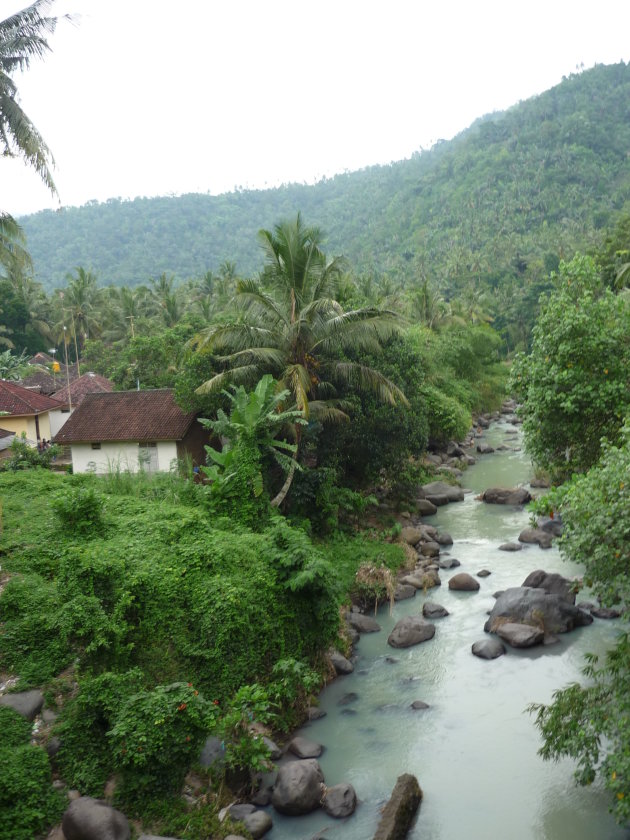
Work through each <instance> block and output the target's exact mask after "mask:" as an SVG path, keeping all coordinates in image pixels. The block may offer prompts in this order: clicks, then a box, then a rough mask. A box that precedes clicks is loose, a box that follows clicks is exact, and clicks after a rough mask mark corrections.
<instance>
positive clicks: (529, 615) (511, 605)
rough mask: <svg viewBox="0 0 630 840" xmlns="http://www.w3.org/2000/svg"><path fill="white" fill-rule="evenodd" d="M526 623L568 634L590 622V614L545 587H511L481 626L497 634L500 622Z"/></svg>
mask: <svg viewBox="0 0 630 840" xmlns="http://www.w3.org/2000/svg"><path fill="white" fill-rule="evenodd" d="M508 622H513V623H516V624H529V625H531V626H533V627H538V628H540V629H541V630H543V631H544V633H545V634H549V633H567V632H569V630H574V629H575V628H576V627H584V626H585V625H587V624H592V622H593V618H592V616H591V615H590V614H589V613H587V612H585V611H584V610H580V609H579V608H578V607H576V606H574V605H573V604H570V603H569V602H568V601H565V600H564V599H563V598H560V597H559V596H558V595H549V594H547V593H546V592H545V590H544V589H532V588H530V587H528V586H514V587H511V588H510V589H506V590H505V591H504V592H502V593H501V594H500V595H499V597H498V598H497V600H496V602H495V604H494V607H493V608H492V611H491V612H490V617H489V618H488V620H487V621H486V623H485V625H484V630H485V631H486V633H496V632H497V628H499V627H500V626H501V625H502V624H506V623H508Z"/></svg>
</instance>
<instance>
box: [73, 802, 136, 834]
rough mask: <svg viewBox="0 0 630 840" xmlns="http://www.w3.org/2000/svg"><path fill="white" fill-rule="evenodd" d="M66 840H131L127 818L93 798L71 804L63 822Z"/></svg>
mask: <svg viewBox="0 0 630 840" xmlns="http://www.w3.org/2000/svg"><path fill="white" fill-rule="evenodd" d="M61 828H62V830H63V833H64V836H65V838H66V840H129V837H130V836H131V829H130V827H129V823H128V821H127V817H126V816H125V815H124V814H122V813H121V812H120V811H117V810H116V809H115V808H112V806H111V805H108V804H107V803H106V802H103V801H102V800H100V799H93V798H92V797H91V796H80V797H79V798H78V799H75V800H74V802H71V803H70V805H69V807H68V810H67V811H66V813H65V814H64V815H63V819H62V821H61Z"/></svg>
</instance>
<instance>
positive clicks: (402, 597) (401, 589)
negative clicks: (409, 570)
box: [394, 583, 418, 601]
mask: <svg viewBox="0 0 630 840" xmlns="http://www.w3.org/2000/svg"><path fill="white" fill-rule="evenodd" d="M416 589H418V587H417V586H412V585H411V584H410V583H399V584H397V586H396V589H395V590H394V601H406V600H407V599H408V598H413V597H414V595H415V594H416Z"/></svg>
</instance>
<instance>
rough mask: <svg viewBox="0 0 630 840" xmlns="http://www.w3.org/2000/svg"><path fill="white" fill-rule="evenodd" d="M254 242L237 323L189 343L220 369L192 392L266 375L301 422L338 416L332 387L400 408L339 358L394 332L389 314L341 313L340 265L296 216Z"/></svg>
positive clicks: (380, 382)
mask: <svg viewBox="0 0 630 840" xmlns="http://www.w3.org/2000/svg"><path fill="white" fill-rule="evenodd" d="M259 237H260V242H261V245H262V248H263V250H264V253H265V257H266V261H265V269H264V271H263V273H262V275H261V278H260V280H259V281H255V280H240V281H239V282H238V284H237V292H236V305H237V308H238V316H239V317H238V319H236V320H234V321H233V322H232V323H229V324H214V325H212V326H210V327H209V328H208V329H207V330H205V331H204V332H203V333H201V334H200V336H199V337H198V339H197V347H198V349H199V350H202V351H203V350H210V351H212V352H213V353H215V354H217V356H218V358H219V362H220V364H221V367H222V368H223V369H222V370H221V371H220V372H219V373H217V374H216V375H215V376H213V377H212V378H211V379H210V380H208V381H207V382H205V383H204V384H203V385H202V386H201V387H200V388H199V392H200V393H211V392H213V391H219V390H221V388H222V387H223V386H224V385H225V384H227V383H228V382H235V383H238V384H241V383H242V384H247V383H252V382H253V381H256V379H258V378H259V377H260V376H261V375H262V374H264V373H271V374H272V375H273V376H274V377H275V378H276V379H277V380H278V381H279V382H280V383H281V385H282V387H283V388H286V389H287V390H289V391H290V392H291V395H292V397H293V399H294V400H295V404H296V406H297V408H298V410H300V411H304V416H305V417H306V418H307V419H308V417H309V416H310V415H312V416H313V417H314V418H317V419H320V420H324V421H327V420H340V419H345V418H346V415H345V414H344V412H343V410H342V407H341V405H340V402H339V399H338V395H339V390H338V389H340V390H341V391H342V393H343V391H344V390H347V389H349V390H350V391H352V390H357V391H364V390H365V391H372V392H374V393H376V394H377V395H378V396H379V397H380V399H382V400H383V401H386V402H390V403H396V402H402V403H405V402H406V398H405V396H404V395H403V393H402V391H401V390H400V389H399V388H397V387H396V386H395V385H394V384H393V383H392V382H390V381H389V380H388V379H387V378H386V377H385V376H383V375H382V374H381V373H379V372H378V371H376V370H375V369H374V368H370V367H367V366H365V365H361V364H358V363H356V362H351V361H348V360H347V359H344V358H343V353H344V349H346V348H349V347H351V348H360V349H364V350H372V351H375V350H377V349H378V348H379V347H380V344H381V342H382V341H383V340H384V339H386V338H388V337H389V336H391V335H392V334H393V333H395V332H396V331H397V330H398V328H399V324H398V318H397V316H396V315H395V313H393V312H388V311H381V310H379V309H375V308H367V309H356V310H352V311H350V312H344V311H343V308H342V307H341V305H340V304H339V303H338V301H337V300H336V291H337V285H338V282H339V280H340V278H341V276H342V272H343V268H344V262H343V261H342V260H341V259H340V258H335V259H333V260H330V261H329V260H327V258H326V256H325V254H324V253H323V251H322V250H321V247H320V245H321V241H322V233H321V231H320V230H319V228H316V227H306V226H305V225H304V224H303V222H302V218H301V216H300V214H299V213H298V215H297V218H296V219H295V221H294V222H284V223H282V224H278V225H276V226H275V228H274V230H273V232H271V231H268V230H262V231H260V234H259Z"/></svg>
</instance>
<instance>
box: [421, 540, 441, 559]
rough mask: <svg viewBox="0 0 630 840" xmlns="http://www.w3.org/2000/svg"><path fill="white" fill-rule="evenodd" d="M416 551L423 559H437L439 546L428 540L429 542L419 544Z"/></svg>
mask: <svg viewBox="0 0 630 840" xmlns="http://www.w3.org/2000/svg"><path fill="white" fill-rule="evenodd" d="M417 550H418V553H419V554H421V555H422V556H423V557H438V556H439V554H440V545H439V543H437V542H434V541H433V540H430V541H429V542H423V543H420V545H419V546H418V548H417Z"/></svg>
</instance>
